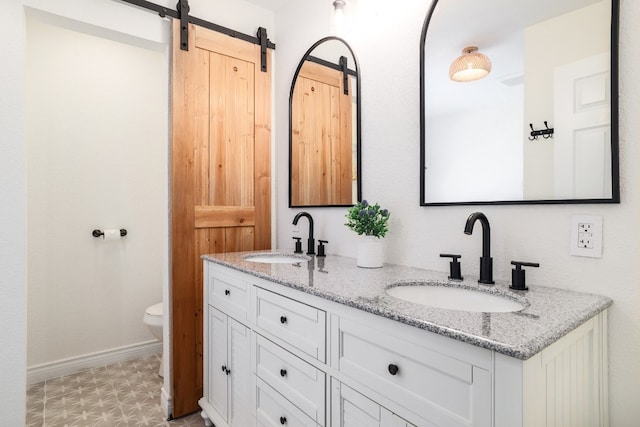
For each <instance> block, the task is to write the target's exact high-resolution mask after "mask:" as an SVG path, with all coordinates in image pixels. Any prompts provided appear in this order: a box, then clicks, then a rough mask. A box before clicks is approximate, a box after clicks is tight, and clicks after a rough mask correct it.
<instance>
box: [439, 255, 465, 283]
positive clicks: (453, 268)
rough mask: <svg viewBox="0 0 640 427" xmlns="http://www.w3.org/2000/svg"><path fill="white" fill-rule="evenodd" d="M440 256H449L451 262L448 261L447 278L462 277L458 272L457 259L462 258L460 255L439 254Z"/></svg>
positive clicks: (458, 264) (457, 278)
mask: <svg viewBox="0 0 640 427" xmlns="http://www.w3.org/2000/svg"><path fill="white" fill-rule="evenodd" d="M440 258H451V262H450V263H449V279H451V280H462V279H463V277H462V273H461V272H460V262H459V261H458V259H459V258H462V255H454V254H440Z"/></svg>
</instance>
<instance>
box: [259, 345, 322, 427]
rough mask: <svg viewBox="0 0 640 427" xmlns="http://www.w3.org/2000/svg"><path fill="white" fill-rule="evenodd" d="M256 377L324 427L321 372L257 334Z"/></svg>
mask: <svg viewBox="0 0 640 427" xmlns="http://www.w3.org/2000/svg"><path fill="white" fill-rule="evenodd" d="M256 375H257V376H258V377H259V378H261V379H262V380H264V381H265V382H266V383H268V384H269V385H270V386H271V387H273V388H274V389H275V390H278V392H279V393H280V394H282V395H283V396H284V397H285V398H287V399H288V400H289V401H290V402H291V403H293V404H294V405H295V406H297V407H298V408H300V409H301V410H302V411H303V412H305V413H306V414H307V415H308V416H309V417H311V418H312V419H314V420H315V421H316V422H317V423H318V424H320V425H324V417H325V410H324V408H325V374H324V372H322V371H320V370H318V369H317V368H315V367H314V366H311V365H310V364H308V363H307V362H305V361H303V360H302V359H300V358H298V357H297V356H294V355H293V354H291V353H289V352H288V351H286V350H285V349H283V348H282V347H280V346H278V345H276V344H274V343H273V342H271V341H269V340H268V339H266V338H264V337H262V336H260V335H258V334H256Z"/></svg>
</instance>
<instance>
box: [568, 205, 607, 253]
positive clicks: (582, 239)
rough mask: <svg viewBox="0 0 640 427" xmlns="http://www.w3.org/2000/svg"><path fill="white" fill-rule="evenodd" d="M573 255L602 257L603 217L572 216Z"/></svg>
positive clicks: (571, 250)
mask: <svg viewBox="0 0 640 427" xmlns="http://www.w3.org/2000/svg"><path fill="white" fill-rule="evenodd" d="M570 252H571V255H574V256H584V257H592V258H601V257H602V217H601V216H599V215H573V216H572V217H571V249H570Z"/></svg>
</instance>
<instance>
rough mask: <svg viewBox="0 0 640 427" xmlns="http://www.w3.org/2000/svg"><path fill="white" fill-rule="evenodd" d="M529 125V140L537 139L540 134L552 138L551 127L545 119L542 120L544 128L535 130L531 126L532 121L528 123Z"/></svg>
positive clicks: (545, 137)
mask: <svg viewBox="0 0 640 427" xmlns="http://www.w3.org/2000/svg"><path fill="white" fill-rule="evenodd" d="M529 127H530V128H531V136H530V137H529V141H534V140H537V139H538V137H540V136H542V137H543V138H544V139H549V138H553V128H549V125H548V124H547V121H546V120H545V121H544V127H545V128H546V129H538V130H535V129H534V128H533V123H529Z"/></svg>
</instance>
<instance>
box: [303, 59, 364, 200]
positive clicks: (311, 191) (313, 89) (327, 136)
mask: <svg viewBox="0 0 640 427" xmlns="http://www.w3.org/2000/svg"><path fill="white" fill-rule="evenodd" d="M345 59H346V58H345ZM350 81H351V79H350V78H346V79H345V78H344V73H343V71H341V70H339V69H337V67H336V68H334V67H331V66H328V65H325V64H320V63H317V62H313V61H311V60H307V61H305V62H304V64H303V66H302V68H301V69H300V73H299V74H298V77H297V80H296V85H295V89H294V91H293V99H292V129H291V132H292V146H291V157H292V158H291V180H292V186H291V191H292V193H291V198H292V204H293V205H304V206H308V205H345V204H352V203H353V201H352V200H353V196H352V175H353V174H352V166H353V165H352V105H351V93H352V88H351V84H350ZM345 84H346V87H345Z"/></svg>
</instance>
